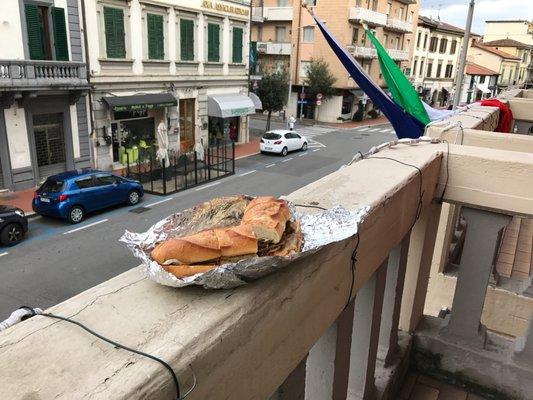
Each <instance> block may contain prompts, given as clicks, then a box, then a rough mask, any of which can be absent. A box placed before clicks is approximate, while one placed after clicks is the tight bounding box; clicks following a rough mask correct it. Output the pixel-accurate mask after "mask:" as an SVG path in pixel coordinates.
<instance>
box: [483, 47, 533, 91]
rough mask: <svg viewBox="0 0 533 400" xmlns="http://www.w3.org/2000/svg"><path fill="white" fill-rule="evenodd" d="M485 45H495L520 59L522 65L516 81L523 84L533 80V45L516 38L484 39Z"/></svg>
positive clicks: (519, 67) (518, 70)
mask: <svg viewBox="0 0 533 400" xmlns="http://www.w3.org/2000/svg"><path fill="white" fill-rule="evenodd" d="M483 44H484V45H485V46H490V47H493V48H495V49H497V50H501V51H504V52H505V53H508V54H511V55H513V56H515V57H518V58H519V59H520V65H519V66H518V69H517V77H516V83H517V84H518V85H522V84H524V83H526V82H531V81H532V80H533V75H532V74H531V72H530V71H531V70H533V60H532V57H533V45H528V44H525V43H521V42H519V41H517V40H514V39H509V38H506V39H497V40H491V41H490V42H486V41H484V42H483Z"/></svg>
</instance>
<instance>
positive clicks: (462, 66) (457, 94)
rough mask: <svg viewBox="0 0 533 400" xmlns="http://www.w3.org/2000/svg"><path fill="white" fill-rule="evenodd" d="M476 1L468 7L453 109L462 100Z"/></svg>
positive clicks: (471, 0)
mask: <svg viewBox="0 0 533 400" xmlns="http://www.w3.org/2000/svg"><path fill="white" fill-rule="evenodd" d="M474 6H475V1H474V0H470V6H469V8H468V16H467V18H466V28H465V37H464V41H463V48H462V50H461V57H460V58H459V65H458V66H457V74H456V76H455V95H454V98H453V109H454V110H455V109H456V108H457V106H458V105H459V101H460V100H461V93H462V91H463V77H464V73H465V66H466V55H467V53H468V46H469V44H470V31H471V30H472V20H473V18H474Z"/></svg>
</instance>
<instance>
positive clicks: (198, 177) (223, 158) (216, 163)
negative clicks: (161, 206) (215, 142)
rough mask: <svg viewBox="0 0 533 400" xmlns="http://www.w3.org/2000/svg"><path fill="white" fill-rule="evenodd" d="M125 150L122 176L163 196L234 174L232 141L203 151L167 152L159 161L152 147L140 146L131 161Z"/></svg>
mask: <svg viewBox="0 0 533 400" xmlns="http://www.w3.org/2000/svg"><path fill="white" fill-rule="evenodd" d="M131 158H132V155H131V154H130V153H126V160H127V165H126V171H125V172H126V175H127V177H128V178H131V179H135V180H138V181H139V182H141V184H142V185H143V187H144V190H145V192H147V193H152V194H157V195H166V194H171V193H176V192H179V191H180V190H185V189H189V188H192V187H195V186H198V185H201V184H204V183H207V182H211V181H214V180H217V179H220V178H223V177H225V176H229V175H233V174H234V173H235V144H234V143H230V144H228V143H222V144H220V145H219V146H212V147H208V148H206V149H205V150H204V154H203V155H202V154H198V153H197V152H195V151H192V152H190V153H182V154H179V153H177V152H172V151H171V152H169V157H168V159H164V160H160V159H159V158H157V156H156V152H155V150H154V149H141V151H140V153H139V154H138V155H135V160H131Z"/></svg>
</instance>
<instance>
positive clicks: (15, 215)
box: [0, 205, 28, 246]
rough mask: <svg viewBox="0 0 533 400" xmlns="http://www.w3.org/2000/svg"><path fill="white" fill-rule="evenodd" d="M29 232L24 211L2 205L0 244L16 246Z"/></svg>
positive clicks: (0, 210)
mask: <svg viewBox="0 0 533 400" xmlns="http://www.w3.org/2000/svg"><path fill="white" fill-rule="evenodd" d="M26 232H28V219H27V218H26V216H25V215H24V211H22V210H21V209H20V208H17V207H12V206H2V205H0V244H2V245H3V246H14V245H16V244H17V243H18V242H20V241H21V240H22V239H23V238H24V235H26Z"/></svg>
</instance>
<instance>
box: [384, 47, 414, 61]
mask: <svg viewBox="0 0 533 400" xmlns="http://www.w3.org/2000/svg"><path fill="white" fill-rule="evenodd" d="M387 53H389V55H390V56H391V58H392V59H393V60H396V61H407V60H409V51H407V50H398V49H387Z"/></svg>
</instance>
